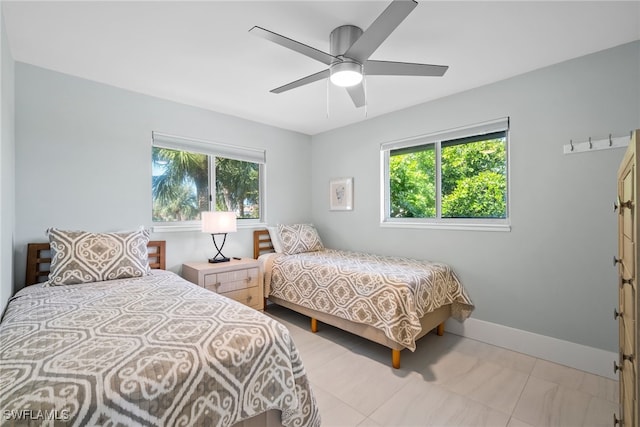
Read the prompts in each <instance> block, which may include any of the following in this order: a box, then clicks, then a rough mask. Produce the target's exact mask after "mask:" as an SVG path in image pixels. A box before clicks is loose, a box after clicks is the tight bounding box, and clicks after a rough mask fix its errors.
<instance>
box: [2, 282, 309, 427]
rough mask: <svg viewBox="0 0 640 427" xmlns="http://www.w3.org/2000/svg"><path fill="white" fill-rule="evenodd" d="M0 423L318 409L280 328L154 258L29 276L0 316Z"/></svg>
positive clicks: (231, 419) (147, 420)
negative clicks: (107, 276) (72, 276)
mask: <svg viewBox="0 0 640 427" xmlns="http://www.w3.org/2000/svg"><path fill="white" fill-rule="evenodd" d="M0 401H1V403H0V410H1V411H2V413H0V423H2V424H16V425H25V424H31V425H53V424H54V423H53V421H46V420H54V419H55V420H57V422H56V424H59V423H61V422H63V421H66V422H68V424H65V425H111V426H115V425H127V426H132V425H148V426H162V425H166V426H230V425H233V424H234V423H237V422H239V421H242V420H244V419H247V418H250V417H252V416H255V415H257V414H260V413H262V412H265V411H267V410H268V409H279V410H281V411H282V423H283V424H284V425H291V426H318V425H320V417H319V415H318V410H317V407H316V403H315V398H314V396H313V393H312V391H311V389H310V386H309V383H308V380H307V376H306V373H305V371H304V367H303V365H302V362H301V360H300V357H299V354H298V351H297V349H296V347H295V345H294V343H293V341H292V339H291V336H290V335H289V332H288V331H287V329H286V328H285V327H284V326H283V325H282V324H280V323H278V322H277V321H274V320H273V319H271V318H269V317H267V316H265V315H264V314H262V313H260V312H258V311H256V310H253V309H250V308H248V307H245V306H244V305H242V304H239V303H237V302H235V301H232V300H230V299H227V298H225V297H222V296H220V295H217V294H214V293H212V292H210V291H208V290H205V289H203V288H199V287H198V286H196V285H193V284H190V283H188V282H186V281H184V280H183V279H182V278H180V277H179V276H177V275H175V274H173V273H170V272H166V271H159V270H154V271H153V273H152V274H150V275H148V276H145V277H140V278H134V279H121V280H112V281H106V282H97V283H88V284H83V285H70V286H59V287H42V286H41V285H34V286H29V287H27V288H25V289H23V290H21V291H20V292H18V293H17V294H16V296H15V297H13V298H12V300H11V301H10V303H9V306H8V308H7V311H6V313H5V316H4V318H3V320H2V323H0Z"/></svg>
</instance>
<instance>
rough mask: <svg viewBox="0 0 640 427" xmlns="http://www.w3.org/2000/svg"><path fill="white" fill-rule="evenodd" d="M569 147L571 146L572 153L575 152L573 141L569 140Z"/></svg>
mask: <svg viewBox="0 0 640 427" xmlns="http://www.w3.org/2000/svg"><path fill="white" fill-rule="evenodd" d="M569 145H571V151H573V139H570V140H569Z"/></svg>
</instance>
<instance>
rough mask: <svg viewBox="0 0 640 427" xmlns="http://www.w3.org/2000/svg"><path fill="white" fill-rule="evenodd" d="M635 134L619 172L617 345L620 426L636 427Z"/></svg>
mask: <svg viewBox="0 0 640 427" xmlns="http://www.w3.org/2000/svg"><path fill="white" fill-rule="evenodd" d="M638 143H639V141H638V131H636V132H634V133H633V134H632V137H631V141H630V142H629V147H628V149H627V152H626V153H625V155H624V158H623V160H622V163H621V164H620V169H619V170H618V201H617V206H618V209H619V215H618V256H619V258H618V259H619V267H618V272H619V279H618V280H619V283H618V285H619V287H618V289H619V307H618V314H617V317H618V324H619V334H620V335H619V344H620V348H619V351H620V354H619V360H618V362H617V364H616V367H615V369H616V370H619V371H620V374H619V378H620V416H621V425H623V426H625V427H637V426H638V378H637V373H638V369H637V363H638V361H637V357H638V351H637V350H638V329H637V314H638V294H637V280H636V279H637V269H638V252H637V244H638V240H639V239H638V236H639V234H638V222H637V219H638V218H637V201H638V175H637V153H639V152H640V151H639V150H638Z"/></svg>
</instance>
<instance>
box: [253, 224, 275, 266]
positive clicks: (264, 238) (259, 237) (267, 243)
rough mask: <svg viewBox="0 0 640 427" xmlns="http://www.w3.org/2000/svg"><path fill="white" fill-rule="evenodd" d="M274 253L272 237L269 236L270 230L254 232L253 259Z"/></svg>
mask: <svg viewBox="0 0 640 427" xmlns="http://www.w3.org/2000/svg"><path fill="white" fill-rule="evenodd" d="M274 251H275V250H274V249H273V243H271V236H269V230H264V229H263V230H254V231H253V258H255V259H258V257H259V256H260V255H262V254H266V253H269V252H274Z"/></svg>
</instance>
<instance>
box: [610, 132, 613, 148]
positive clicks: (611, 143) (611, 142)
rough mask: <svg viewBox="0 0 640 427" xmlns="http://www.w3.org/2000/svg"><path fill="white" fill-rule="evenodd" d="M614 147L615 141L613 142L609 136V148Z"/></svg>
mask: <svg viewBox="0 0 640 427" xmlns="http://www.w3.org/2000/svg"><path fill="white" fill-rule="evenodd" d="M612 145H613V141H612V140H611V134H609V147H611V146H612Z"/></svg>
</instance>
